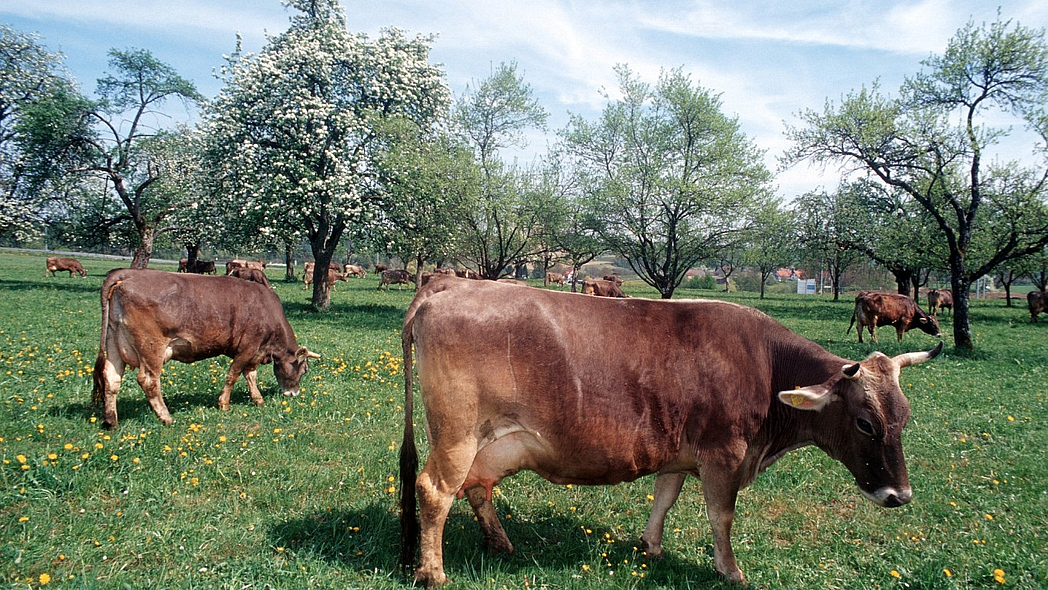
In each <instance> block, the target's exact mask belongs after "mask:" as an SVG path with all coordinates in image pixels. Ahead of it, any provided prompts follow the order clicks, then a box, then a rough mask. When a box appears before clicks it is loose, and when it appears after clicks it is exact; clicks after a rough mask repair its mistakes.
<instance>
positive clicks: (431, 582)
mask: <svg viewBox="0 0 1048 590" xmlns="http://www.w3.org/2000/svg"><path fill="white" fill-rule="evenodd" d="M447 582H448V577H447V576H445V575H444V572H443V571H440V570H436V571H423V570H422V569H418V570H416V571H415V583H416V584H420V585H422V586H425V587H426V588H439V587H441V586H443V585H444V584H447Z"/></svg>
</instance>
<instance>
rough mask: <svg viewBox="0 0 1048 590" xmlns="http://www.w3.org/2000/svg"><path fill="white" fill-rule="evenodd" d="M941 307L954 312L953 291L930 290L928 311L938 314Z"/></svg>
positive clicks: (933, 314) (934, 314)
mask: <svg viewBox="0 0 1048 590" xmlns="http://www.w3.org/2000/svg"><path fill="white" fill-rule="evenodd" d="M940 309H945V310H949V311H950V313H951V314H953V292H952V291H950V290H949V289H932V290H931V291H928V311H929V312H931V314H932V316H933V317H934V316H936V315H937V314H938V312H939V310H940Z"/></svg>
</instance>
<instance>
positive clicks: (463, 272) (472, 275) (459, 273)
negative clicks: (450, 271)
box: [455, 268, 480, 280]
mask: <svg viewBox="0 0 1048 590" xmlns="http://www.w3.org/2000/svg"><path fill="white" fill-rule="evenodd" d="M455 276H456V277H460V278H463V279H473V280H480V273H479V272H477V271H475V270H473V269H471V268H459V269H456V270H455Z"/></svg>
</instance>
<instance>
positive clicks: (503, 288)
mask: <svg viewBox="0 0 1048 590" xmlns="http://www.w3.org/2000/svg"><path fill="white" fill-rule="evenodd" d="M639 323H642V324H643V325H644V330H642V331H639V330H637V326H638V324H639ZM565 326H569V327H570V328H568V329H566V328H565ZM412 345H414V354H415V355H417V365H416V366H417V370H418V380H419V384H420V386H421V395H422V401H423V404H424V405H425V423H426V433H427V436H428V438H429V445H430V449H431V451H430V454H429V458H428V459H427V461H426V463H425V466H424V467H423V469H422V471H421V473H419V474H417V475H416V468H417V465H418V455H417V450H416V446H415V436H414V425H413V418H412V408H413V406H414V394H413V391H412V381H413V378H412V372H411V371H410V370H407V371H405V375H404V381H405V384H404V389H405V406H404V407H405V417H404V439H403V445H402V446H401V451H400V475H401V478H402V486H401V490H402V494H403V495H402V498H401V511H402V512H401V527H402V531H401V532H402V545H401V550H402V552H401V561H402V562H403V563H404V564H405V565H410V564H412V563H414V558H415V551H416V548H417V542H418V535H419V532H420V531H419V525H420V524H421V551H420V562H419V565H418V568H417V570H416V572H415V578H416V580H417V581H418V582H420V583H424V584H425V585H427V586H429V587H433V586H437V585H440V584H442V583H444V582H445V581H446V576H445V573H444V565H443V553H442V549H443V529H444V523H445V520H446V518H447V516H448V512H449V510H450V508H451V505H452V503H453V501H454V499H455V498H456V496H457V497H463V496H464V497H465V498H466V499H467V500H468V502H469V504H470V506H471V507H472V508H473V511H474V512H475V514H476V516H477V519H478V521H479V523H480V527H481V530H482V532H483V535H484V539H485V542H486V544H487V546H488V547H489V548H491V549H494V550H497V551H503V552H507V553H510V552H512V551H513V545H512V544H511V543H510V540H509V538H508V537H507V536H506V532H505V530H504V529H503V528H502V525H501V524H500V522H499V518H498V515H497V514H496V512H495V506H494V504H493V503H492V488H493V487H494V486H495V485H497V484H498V483H499V482H500V481H501V480H502V479H503V478H505V477H508V476H510V475H512V474H514V473H516V472H517V471H520V470H522V469H529V470H531V471H534V472H536V473H537V474H539V475H540V476H542V477H543V478H545V479H547V480H549V481H551V482H554V483H558V484H569V483H570V484H582V485H597V484H601V485H603V484H615V483H619V482H623V481H631V480H634V479H637V478H639V477H642V476H644V475H649V474H658V475H657V477H656V479H655V492H654V494H655V500H654V504H653V508H652V513H651V517H650V519H649V520H648V524H647V526H646V527H645V529H644V533H643V535H642V537H641V541H642V544H643V549H644V551H647V552H648V554H650V555H659V554H661V552H662V537H663V525H664V522H665V518H666V515H667V512H668V511H669V509H670V507H672V506H673V504H674V502H675V501H676V499H677V496H678V495H679V494H680V491H681V488H682V486H683V484H684V480H685V476H686V475H688V474H691V475H694V476H696V477H698V478H700V479H701V480H702V490H703V495H704V497H705V500H706V507H707V513H708V516H709V519H710V522H711V525H712V529H713V544H714V561H715V566H716V569H717V571H718V572H719V573H720V574H721V575H722V576H724V577H725V578H727V579H728V580H731V581H735V582H742V581H744V580H745V578H744V576H743V573H742V572H741V571H740V570H739V568H738V566H737V565H736V562H735V556H734V553H733V552H732V547H731V540H730V533H731V525H732V520H733V518H734V516H735V503H736V497H737V494H738V492H739V490H740V489H742V488H744V487H746V486H747V485H749V484H750V483H751V482H753V480H754V479H755V478H756V477H757V475H758V474H759V473H760V472H761V471H763V470H764V469H765V468H767V467H768V466H769V465H771V464H772V463H774V462H775V461H776V460H778V459H779V458H780V457H782V456H783V455H784V454H785V453H786V452H788V451H790V450H792V449H796V448H799V447H802V446H805V445H809V444H814V445H816V446H818V447H819V448H821V449H823V450H824V451H825V452H826V453H827V454H828V455H830V456H831V457H833V458H835V459H837V460H838V461H840V462H841V463H843V464H844V465H845V466H846V467H847V468H848V470H849V471H850V472H851V473H852V475H853V476H854V478H855V483H856V485H857V486H858V487H859V490H860V491H861V492H862V494H863V495H864V496H866V497H867V498H869V499H870V500H872V501H873V502H875V503H876V504H878V505H880V506H885V507H894V506H901V505H903V504H906V503H907V502H909V501H910V499H911V497H912V491H911V488H910V482H909V480H908V478H907V472H906V462H905V460H904V457H903V450H902V440H901V434H902V429H903V427H904V426H905V425H906V423H907V422H908V421H909V418H910V407H909V403H908V402H907V400H906V397H905V396H904V395H903V393H902V390H901V389H900V387H899V369H901V368H903V367H908V366H910V365H914V364H917V363H923V362H925V361H927V360H930V359H931V358H933V357H935V356H936V355H937V354H938V353H939V351H940V350H941V348H942V344H941V343H940V344H939V346H938V347H936V348H935V349H934V350H932V351H929V352H919V353H908V354H902V355H899V356H896V357H894V358H890V357H888V356H885V355H883V354H881V353H873V354H871V355H870V356H868V357H867V358H866V359H865V360H863V361H861V362H854V361H849V360H846V359H843V358H841V357H838V356H836V355H834V354H832V353H830V352H827V351H826V350H824V349H823V348H821V347H820V346H818V345H817V344H815V343H813V342H811V341H809V340H807V339H805V338H803V337H801V336H799V335H797V334H794V333H793V332H790V331H789V330H787V329H786V328H785V327H783V326H782V325H781V324H779V323H778V322H776V321H775V320H773V319H772V318H770V317H768V316H767V315H764V314H763V313H761V312H759V311H757V310H754V309H751V308H748V307H743V306H740V305H737V304H732V303H725V302H720V301H655V300H649V299H639V298H630V299H604V298H599V297H579V296H577V295H572V294H570V293H561V292H557V291H549V290H545V289H519V288H515V287H511V286H508V285H503V284H500V283H496V282H486V281H485V282H480V283H469V282H467V281H462V280H459V279H454V278H447V279H443V280H438V281H431V282H430V284H429V285H427V286H426V287H424V288H422V289H421V290H420V291H419V293H418V294H416V296H415V298H414V300H413V301H412V303H411V305H410V307H409V308H408V311H407V314H406V315H405V318H404V325H403V332H402V346H403V354H404V364H403V366H404V367H411V366H412V364H411V363H412ZM477 367H483V370H481V371H478V370H477ZM549 367H559V368H560V369H558V371H557V374H556V376H552V375H551V374H550V371H549ZM416 498H417V501H418V504H419V507H418V508H420V511H419V512H420V514H421V523H419V521H418V519H417V516H416Z"/></svg>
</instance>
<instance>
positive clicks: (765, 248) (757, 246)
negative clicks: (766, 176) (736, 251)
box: [743, 199, 797, 299]
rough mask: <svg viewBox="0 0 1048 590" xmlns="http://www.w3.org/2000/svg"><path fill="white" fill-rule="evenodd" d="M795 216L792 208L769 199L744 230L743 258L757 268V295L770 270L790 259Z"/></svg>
mask: <svg viewBox="0 0 1048 590" xmlns="http://www.w3.org/2000/svg"><path fill="white" fill-rule="evenodd" d="M796 225H797V220H796V218H795V216H794V214H793V212H792V211H789V210H786V209H784V208H782V204H781V203H780V202H779V201H778V200H777V199H776V200H770V201H769V202H768V203H766V204H765V206H764V207H763V208H761V209H760V210H758V211H757V213H756V217H755V224H754V228H753V229H752V230H751V231H750V232H749V233H748V234H747V237H746V242H745V250H744V254H743V261H744V262H745V263H746V264H748V265H749V266H752V267H754V268H756V269H757V272H758V273H759V274H760V278H761V287H760V298H761V299H764V287H765V285H766V284H767V282H768V279H769V278H771V275H772V273H774V272H775V271H777V270H778V269H780V268H782V267H784V266H786V265H788V264H790V263H791V262H794V260H795V257H796V250H797V248H796V244H797V232H796Z"/></svg>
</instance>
